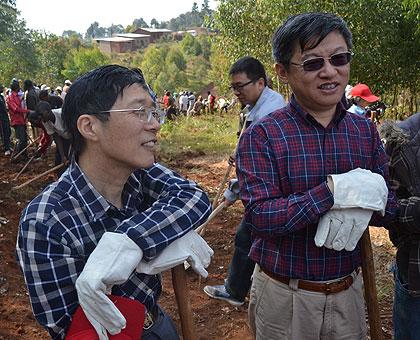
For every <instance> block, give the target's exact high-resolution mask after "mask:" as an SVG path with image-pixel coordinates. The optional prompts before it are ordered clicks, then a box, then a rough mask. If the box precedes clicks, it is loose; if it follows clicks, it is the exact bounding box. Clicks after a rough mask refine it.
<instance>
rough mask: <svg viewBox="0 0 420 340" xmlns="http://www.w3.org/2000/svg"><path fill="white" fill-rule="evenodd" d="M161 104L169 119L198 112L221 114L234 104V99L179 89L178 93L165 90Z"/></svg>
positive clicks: (193, 114)
mask: <svg viewBox="0 0 420 340" xmlns="http://www.w3.org/2000/svg"><path fill="white" fill-rule="evenodd" d="M161 104H162V106H163V109H164V110H165V113H166V117H167V118H168V119H170V120H173V119H175V118H176V117H177V116H179V115H185V116H187V117H191V116H197V115H200V114H215V113H219V114H223V112H224V113H227V112H228V110H229V109H230V108H232V107H233V106H234V105H235V104H236V99H235V98H233V99H232V100H230V101H229V100H227V99H226V98H225V97H224V96H219V97H218V98H216V96H215V95H214V94H213V93H212V92H211V91H207V95H206V96H204V95H201V94H194V93H193V92H191V91H181V92H179V93H177V92H173V93H171V92H170V91H165V94H164V95H163V97H162V100H161Z"/></svg>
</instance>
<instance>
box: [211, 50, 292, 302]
mask: <svg viewBox="0 0 420 340" xmlns="http://www.w3.org/2000/svg"><path fill="white" fill-rule="evenodd" d="M229 75H230V77H231V89H232V91H233V92H234V94H235V96H236V97H237V98H238V100H239V102H240V103H241V105H242V106H244V107H245V106H247V109H248V110H249V112H248V114H247V115H246V117H245V119H244V120H245V121H244V122H243V124H245V127H246V128H248V127H249V126H250V125H251V124H253V123H256V122H257V121H259V120H260V119H262V118H263V117H265V116H267V115H268V114H269V113H271V112H273V111H275V110H278V109H281V108H282V107H284V106H285V105H286V103H285V101H284V98H283V96H282V95H281V94H279V93H277V92H275V91H273V90H272V89H270V88H269V87H268V86H267V76H266V72H265V69H264V66H263V64H261V62H260V61H259V60H258V59H255V58H253V57H250V56H246V57H243V58H241V59H239V60H238V61H236V62H235V63H234V64H233V65H232V67H231V68H230V70H229ZM240 130H242V129H240ZM235 182H237V180H236V179H234V180H232V181H231V187H233V186H235V184H234V183H235ZM224 196H225V200H226V202H227V204H233V203H234V202H235V201H236V199H237V197H236V195H235V193H234V192H233V191H232V190H227V191H226V192H225V195H224ZM250 247H251V230H250V229H249V228H247V226H246V225H245V223H244V221H243V220H242V221H241V222H240V224H239V225H238V228H237V231H236V235H235V251H234V253H233V257H232V260H231V262H230V265H229V269H228V277H227V279H226V281H225V283H224V284H223V285H215V286H205V287H204V292H205V293H206V294H207V295H208V296H210V297H212V298H215V299H219V300H224V301H227V302H229V303H230V304H231V305H233V306H241V305H243V303H244V302H245V297H246V296H247V294H248V291H249V288H250V287H251V276H252V272H253V271H254V267H255V263H254V262H253V261H252V260H250V259H249V257H248V253H249V250H250Z"/></svg>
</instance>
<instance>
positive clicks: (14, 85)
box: [10, 81, 20, 91]
mask: <svg viewBox="0 0 420 340" xmlns="http://www.w3.org/2000/svg"><path fill="white" fill-rule="evenodd" d="M10 89H11V90H12V91H19V89H20V85H19V82H17V81H12V83H11V84H10Z"/></svg>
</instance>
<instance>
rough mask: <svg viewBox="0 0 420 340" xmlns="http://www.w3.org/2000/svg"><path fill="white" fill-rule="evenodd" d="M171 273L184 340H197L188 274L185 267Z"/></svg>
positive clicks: (180, 266)
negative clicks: (188, 286)
mask: <svg viewBox="0 0 420 340" xmlns="http://www.w3.org/2000/svg"><path fill="white" fill-rule="evenodd" d="M171 272H172V285H173V287H174V292H175V298H176V303H177V305H178V312H179V318H180V320H181V329H182V338H183V339H184V340H196V339H197V335H196V332H195V327H194V320H193V316H192V311H191V301H190V296H189V293H188V288H187V273H186V272H185V269H184V265H183V264H180V265H177V266H176V267H174V268H172V269H171Z"/></svg>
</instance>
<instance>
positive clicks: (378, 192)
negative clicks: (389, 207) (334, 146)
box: [329, 168, 388, 215]
mask: <svg viewBox="0 0 420 340" xmlns="http://www.w3.org/2000/svg"><path fill="white" fill-rule="evenodd" d="M329 177H330V178H331V179H332V181H333V183H334V206H333V209H343V208H363V209H369V210H374V211H380V212H381V214H382V215H384V214H385V206H386V202H387V199H388V187H387V186H386V183H385V180H384V178H383V177H382V176H381V175H379V174H376V173H373V172H371V171H370V170H365V169H360V168H357V169H354V170H351V171H349V172H346V173H344V174H339V175H329Z"/></svg>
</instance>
